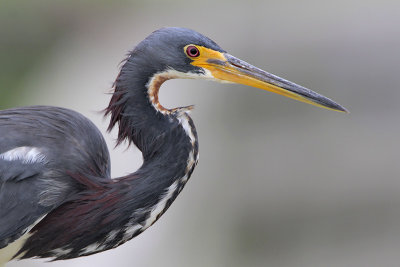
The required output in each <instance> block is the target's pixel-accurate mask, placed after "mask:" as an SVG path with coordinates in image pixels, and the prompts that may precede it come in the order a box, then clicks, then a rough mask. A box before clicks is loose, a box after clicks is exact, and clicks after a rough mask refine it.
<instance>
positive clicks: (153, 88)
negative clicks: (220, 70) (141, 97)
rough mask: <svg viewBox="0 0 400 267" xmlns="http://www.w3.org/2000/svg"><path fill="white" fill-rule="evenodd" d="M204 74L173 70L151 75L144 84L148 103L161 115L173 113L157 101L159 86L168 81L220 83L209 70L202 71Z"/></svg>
mask: <svg viewBox="0 0 400 267" xmlns="http://www.w3.org/2000/svg"><path fill="white" fill-rule="evenodd" d="M203 70H204V74H200V73H194V72H187V73H185V72H179V71H176V70H173V69H169V70H167V71H163V72H159V73H156V74H154V75H153V77H151V78H150V79H149V81H148V83H147V84H146V87H147V93H148V96H149V100H150V103H151V104H152V106H153V107H154V108H155V109H156V110H157V111H158V112H161V113H162V114H169V113H171V112H173V111H174V109H172V110H170V109H167V108H165V107H163V106H162V105H161V104H160V102H159V100H158V92H159V90H160V87H161V85H162V84H163V83H164V82H165V81H167V80H170V79H205V80H211V81H220V80H218V79H216V78H215V77H214V76H213V75H212V74H211V72H210V71H209V70H207V69H203Z"/></svg>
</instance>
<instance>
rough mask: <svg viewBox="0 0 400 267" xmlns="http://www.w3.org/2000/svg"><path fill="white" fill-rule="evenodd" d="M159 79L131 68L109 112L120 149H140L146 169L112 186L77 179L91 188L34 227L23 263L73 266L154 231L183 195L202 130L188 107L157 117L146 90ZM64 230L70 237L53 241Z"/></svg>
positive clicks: (127, 67) (117, 87)
mask: <svg viewBox="0 0 400 267" xmlns="http://www.w3.org/2000/svg"><path fill="white" fill-rule="evenodd" d="M155 73H159V72H153V73H149V74H148V75H147V76H146V73H142V72H141V70H140V69H138V68H133V67H132V65H131V64H129V61H128V62H126V63H125V65H124V67H123V68H122V70H121V73H120V75H119V76H118V78H117V81H116V82H115V85H114V87H115V93H114V95H113V96H112V99H111V101H110V105H109V106H108V108H107V109H106V114H111V122H110V126H109V130H111V129H112V128H113V127H114V126H115V125H116V124H118V126H119V133H118V144H119V143H121V142H122V141H124V140H128V141H129V143H130V142H133V143H134V144H135V145H136V146H137V147H138V148H139V149H140V150H141V151H142V153H143V159H144V161H143V165H142V166H141V167H140V168H139V170H137V171H136V172H134V173H132V174H129V175H127V176H125V177H120V178H116V179H113V180H110V179H104V178H96V177H92V176H90V175H89V176H85V175H78V176H76V177H73V178H74V179H75V180H77V181H78V182H79V183H80V184H82V185H84V187H85V189H84V190H83V191H81V193H80V194H79V195H77V198H76V199H71V200H70V201H69V202H66V203H64V204H63V205H61V206H60V207H58V208H57V209H55V210H54V211H53V212H51V213H50V214H49V215H47V216H46V217H45V218H44V219H43V220H42V221H41V222H40V223H38V224H37V225H36V226H35V227H34V228H33V230H32V231H34V234H33V235H32V236H31V237H30V238H29V239H28V241H27V242H26V243H25V244H24V247H23V248H22V249H21V250H20V251H19V252H18V254H19V253H22V252H24V254H23V256H21V258H29V257H33V256H37V257H54V259H68V258H75V257H79V256H85V255H90V254H94V253H97V252H101V251H104V250H107V249H111V248H114V247H117V246H118V245H120V244H122V243H124V242H126V241H128V240H129V239H131V238H133V237H135V236H137V235H139V234H140V233H142V232H143V231H144V230H146V229H147V228H148V227H149V226H150V225H152V224H153V223H154V222H155V221H156V220H157V219H158V218H159V217H160V216H161V215H162V214H163V213H164V212H165V211H166V210H167V209H168V207H169V206H170V205H171V203H172V202H173V201H174V200H175V198H176V197H177V195H178V194H179V193H180V192H181V190H182V189H183V187H184V185H185V184H186V182H187V181H188V179H189V178H190V175H191V174H192V172H193V170H194V167H195V165H196V163H197V159H198V143H197V134H196V129H195V127H194V124H193V121H192V119H191V118H190V117H189V115H188V114H187V108H177V109H174V110H167V111H166V112H160V111H159V110H157V108H156V107H157V105H154V103H155V102H154V101H151V100H150V97H149V95H148V91H149V90H148V86H147V84H148V82H149V80H150V79H151V78H153V77H154V74H155ZM155 84H158V87H159V86H160V85H161V83H155ZM153 90H155V91H154V92H158V88H153ZM154 92H153V93H154ZM156 99H158V98H156ZM153 100H154V98H153ZM99 207H101V209H99ZM82 222H84V223H82ZM64 231H68V233H69V235H68V237H66V238H64V239H62V240H61V239H51V240H50V239H49V237H51V236H54V233H60V232H64ZM70 244H74V245H73V246H71V247H69V245H70Z"/></svg>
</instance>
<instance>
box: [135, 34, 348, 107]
mask: <svg viewBox="0 0 400 267" xmlns="http://www.w3.org/2000/svg"><path fill="white" fill-rule="evenodd" d="M130 61H131V63H132V64H131V65H132V66H134V68H136V69H140V70H141V75H140V76H141V77H149V79H151V78H152V77H154V76H155V75H156V74H163V77H164V80H166V79H173V78H191V79H208V80H214V81H219V82H231V83H238V84H243V85H248V86H251V87H256V88H260V89H263V90H266V91H271V92H274V93H277V94H280V95H283V96H286V97H289V98H293V99H296V100H298V101H301V102H305V103H308V104H312V105H315V106H319V107H323V108H327V109H332V110H336V111H341V112H347V110H346V109H345V108H344V107H342V106H341V105H339V104H337V103H335V102H334V101H332V100H330V99H329V98H327V97H324V96H322V95H320V94H318V93H316V92H314V91H312V90H310V89H307V88H305V87H303V86H300V85H298V84H295V83H293V82H290V81H288V80H285V79H283V78H280V77H278V76H276V75H273V74H271V73H268V72H266V71H264V70H261V69H259V68H257V67H255V66H253V65H251V64H249V63H247V62H245V61H243V60H241V59H238V58H236V57H234V56H232V55H230V54H229V53H227V52H226V51H225V50H223V49H222V48H221V47H220V46H218V45H217V44H216V43H215V42H214V41H212V40H211V39H210V38H208V37H205V36H204V35H202V34H200V33H198V32H196V31H193V30H190V29H186V28H174V27H172V28H162V29H159V30H157V31H155V32H153V33H152V34H150V35H149V36H148V37H147V38H146V39H144V40H143V41H142V42H141V43H139V44H138V45H137V46H136V48H135V49H134V50H133V51H132V52H131V54H130V58H129V59H128V63H129V62H130Z"/></svg>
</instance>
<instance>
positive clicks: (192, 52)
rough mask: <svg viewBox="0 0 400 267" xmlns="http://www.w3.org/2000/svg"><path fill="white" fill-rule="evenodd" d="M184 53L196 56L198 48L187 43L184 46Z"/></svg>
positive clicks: (198, 52) (198, 53)
mask: <svg viewBox="0 0 400 267" xmlns="http://www.w3.org/2000/svg"><path fill="white" fill-rule="evenodd" d="M186 54H187V55H188V56H189V57H198V56H199V55H200V51H199V49H197V47H195V46H194V45H189V46H188V47H187V48H186Z"/></svg>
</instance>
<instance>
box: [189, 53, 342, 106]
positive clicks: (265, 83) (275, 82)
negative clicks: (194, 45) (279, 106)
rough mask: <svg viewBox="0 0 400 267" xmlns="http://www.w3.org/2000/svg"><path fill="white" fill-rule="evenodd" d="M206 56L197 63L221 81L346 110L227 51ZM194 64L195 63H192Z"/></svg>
mask: <svg viewBox="0 0 400 267" xmlns="http://www.w3.org/2000/svg"><path fill="white" fill-rule="evenodd" d="M213 54H214V56H212V57H208V59H206V60H205V61H203V62H202V64H201V63H200V62H199V63H200V64H199V65H200V66H202V67H204V68H206V69H208V70H210V71H211V73H212V75H213V76H214V77H215V78H216V79H219V80H221V81H229V82H234V83H239V84H244V85H248V86H252V87H257V88H260V89H263V90H267V91H271V92H274V93H277V94H280V95H283V96H286V97H290V98H293V99H296V100H298V101H301V102H305V103H308V104H312V105H314V106H319V107H322V108H327V109H331V110H335V111H340V112H348V111H347V110H346V109H345V108H344V107H342V106H341V105H339V104H338V103H336V102H334V101H332V100H331V99H329V98H327V97H325V96H323V95H320V94H318V93H316V92H314V91H312V90H310V89H307V88H305V87H303V86H300V85H298V84H295V83H292V82H290V81H287V80H285V79H282V78H280V77H278V76H276V75H273V74H271V73H268V72H266V71H263V70H261V69H259V68H257V67H254V66H252V65H250V64H249V63H247V62H245V61H243V60H240V59H238V58H236V57H234V56H232V55H230V54H228V53H220V54H219V55H218V56H217V57H215V52H214V53H213ZM194 65H196V63H194Z"/></svg>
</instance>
